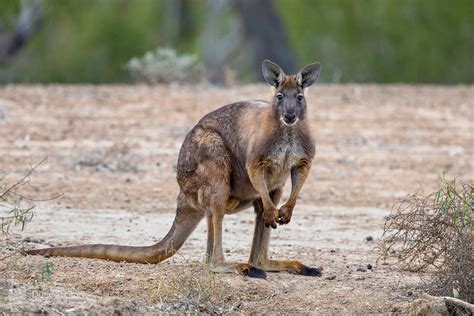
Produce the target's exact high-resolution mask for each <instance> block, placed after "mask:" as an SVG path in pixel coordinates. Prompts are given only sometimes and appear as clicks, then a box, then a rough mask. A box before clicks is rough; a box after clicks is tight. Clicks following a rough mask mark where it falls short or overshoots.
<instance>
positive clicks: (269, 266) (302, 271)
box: [257, 260, 322, 277]
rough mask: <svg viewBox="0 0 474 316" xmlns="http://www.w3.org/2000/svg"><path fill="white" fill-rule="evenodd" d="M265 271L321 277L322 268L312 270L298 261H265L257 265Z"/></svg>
mask: <svg viewBox="0 0 474 316" xmlns="http://www.w3.org/2000/svg"><path fill="white" fill-rule="evenodd" d="M257 266H258V267H259V268H262V269H263V270H265V271H273V272H278V271H287V272H289V273H292V274H299V275H306V276H313V277H320V276H321V275H322V273H321V271H322V268H310V267H308V266H305V265H304V264H302V263H301V262H299V261H296V260H264V261H263V262H261V263H260V264H258V265H257Z"/></svg>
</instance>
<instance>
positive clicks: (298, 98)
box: [296, 94, 304, 102]
mask: <svg viewBox="0 0 474 316" xmlns="http://www.w3.org/2000/svg"><path fill="white" fill-rule="evenodd" d="M296 99H297V100H298V101H299V102H301V101H303V99H304V96H303V95H302V94H298V95H297V96H296Z"/></svg>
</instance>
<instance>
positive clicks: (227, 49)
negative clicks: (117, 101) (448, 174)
mask: <svg viewBox="0 0 474 316" xmlns="http://www.w3.org/2000/svg"><path fill="white" fill-rule="evenodd" d="M473 21H474V1H473V0H451V1H441V0H383V1H381V0H361V1H352V0H332V1H329V0H299V1H294V0H258V1H253V0H228V1H224V0H201V1H198V0H161V1H159V0H81V1H79V0H69V1H66V0H1V1H0V83H3V84H5V83H52V82H58V83H117V82H133V81H135V80H138V81H147V82H151V83H160V82H172V81H181V82H195V81H210V82H212V83H216V84H235V83H237V82H242V83H246V82H253V81H260V80H262V79H261V75H260V63H261V61H262V60H263V59H264V58H269V59H272V60H274V61H276V62H277V63H279V64H280V65H281V66H282V67H283V68H284V69H285V70H286V71H287V72H288V73H291V72H295V71H297V70H298V69H297V68H299V66H302V65H304V64H306V63H310V62H313V61H319V62H321V63H322V64H323V68H324V69H323V76H322V78H321V80H322V81H323V82H329V83H337V82H378V83H392V82H403V83H439V84H461V83H464V84H471V83H473V82H474V68H473V67H474V66H473V65H474V63H473V52H474V47H473V46H474V45H473V42H474V40H473V39H474V23H473Z"/></svg>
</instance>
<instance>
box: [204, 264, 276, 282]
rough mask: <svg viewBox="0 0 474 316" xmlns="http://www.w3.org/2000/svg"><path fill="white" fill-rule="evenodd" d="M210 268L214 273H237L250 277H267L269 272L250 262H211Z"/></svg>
mask: <svg viewBox="0 0 474 316" xmlns="http://www.w3.org/2000/svg"><path fill="white" fill-rule="evenodd" d="M210 270H211V271H212V272H214V273H237V274H240V275H244V276H248V277H250V278H259V279H267V274H266V273H265V271H263V270H262V269H259V268H257V267H255V266H253V265H251V264H248V263H236V262H219V263H211V264H210Z"/></svg>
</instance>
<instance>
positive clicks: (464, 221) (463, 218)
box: [434, 172, 474, 231]
mask: <svg viewBox="0 0 474 316" xmlns="http://www.w3.org/2000/svg"><path fill="white" fill-rule="evenodd" d="M446 175H447V172H443V174H442V175H441V179H440V188H439V189H438V190H437V191H436V193H435V194H434V205H435V206H436V207H438V208H440V209H441V210H443V212H444V214H445V216H447V217H448V218H449V219H450V221H451V222H452V226H453V228H454V229H462V228H463V227H470V230H471V231H474V221H473V207H474V206H473V205H474V187H473V186H471V185H468V184H463V185H462V189H459V188H457V186H458V185H457V184H456V179H453V180H447V179H446Z"/></svg>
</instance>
